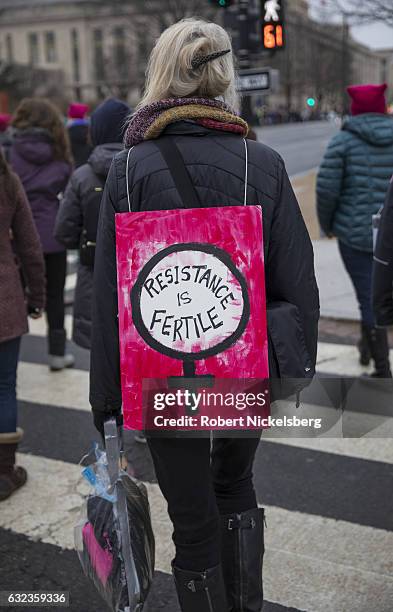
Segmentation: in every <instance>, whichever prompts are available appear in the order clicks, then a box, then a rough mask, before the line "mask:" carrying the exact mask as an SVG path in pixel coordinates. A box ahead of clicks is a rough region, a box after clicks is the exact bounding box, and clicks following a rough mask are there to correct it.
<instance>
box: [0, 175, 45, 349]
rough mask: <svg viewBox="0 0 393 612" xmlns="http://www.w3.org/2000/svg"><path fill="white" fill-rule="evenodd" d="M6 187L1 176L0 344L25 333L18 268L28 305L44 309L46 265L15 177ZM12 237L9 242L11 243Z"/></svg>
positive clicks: (26, 205)
mask: <svg viewBox="0 0 393 612" xmlns="http://www.w3.org/2000/svg"><path fill="white" fill-rule="evenodd" d="M11 177H12V178H11V181H12V184H11V185H10V187H9V188H6V184H5V182H6V178H5V175H0V342H5V341H7V340H11V339H13V338H19V336H21V335H22V334H25V333H26V332H27V331H28V325H27V310H26V302H25V295H24V291H23V287H22V282H21V276H20V269H19V266H18V264H17V261H16V258H18V261H19V262H20V265H21V267H22V272H23V277H24V282H25V283H26V287H27V292H28V303H29V305H30V306H31V307H33V308H43V307H44V303H45V266H44V258H43V255H42V250H41V245H40V240H39V237H38V233H37V230H36V227H35V224H34V221H33V217H32V214H31V210H30V206H29V203H28V201H27V198H26V195H25V193H24V191H23V187H22V185H21V183H20V181H19V179H18V177H17V176H15V175H14V174H12V175H11ZM11 235H12V238H13V240H12V243H11Z"/></svg>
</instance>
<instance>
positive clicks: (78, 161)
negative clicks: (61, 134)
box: [67, 102, 93, 168]
mask: <svg viewBox="0 0 393 612" xmlns="http://www.w3.org/2000/svg"><path fill="white" fill-rule="evenodd" d="M88 112H89V106H88V105H87V104H81V103H78V102H72V104H70V105H69V107H68V122H67V130H68V135H69V137H70V143H71V152H72V157H73V160H74V166H75V168H79V166H83V164H85V163H86V162H87V160H88V158H89V155H90V153H91V152H92V149H93V146H92V143H91V142H90V140H89V121H88V119H86V115H87V113H88Z"/></svg>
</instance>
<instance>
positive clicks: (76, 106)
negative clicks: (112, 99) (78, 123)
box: [68, 102, 89, 119]
mask: <svg viewBox="0 0 393 612" xmlns="http://www.w3.org/2000/svg"><path fill="white" fill-rule="evenodd" d="M88 111H89V105H88V104H80V103H79V102H72V103H71V104H70V105H69V107H68V117H69V118H70V119H83V118H84V116H85V115H86V113H87V112H88Z"/></svg>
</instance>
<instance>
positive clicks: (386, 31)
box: [352, 22, 393, 49]
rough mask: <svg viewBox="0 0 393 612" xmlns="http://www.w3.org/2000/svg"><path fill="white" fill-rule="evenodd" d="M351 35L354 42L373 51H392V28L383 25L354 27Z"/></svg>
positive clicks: (372, 24) (371, 24)
mask: <svg viewBox="0 0 393 612" xmlns="http://www.w3.org/2000/svg"><path fill="white" fill-rule="evenodd" d="M352 35H353V37H354V38H355V39H356V40H358V41H359V42H361V43H363V44H365V45H367V46H368V47H371V48H373V49H390V48H391V49H393V28H388V26H386V25H385V24H384V23H381V22H378V23H370V24H369V25H364V26H357V27H354V28H352Z"/></svg>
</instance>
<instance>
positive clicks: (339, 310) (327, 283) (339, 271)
mask: <svg viewBox="0 0 393 612" xmlns="http://www.w3.org/2000/svg"><path fill="white" fill-rule="evenodd" d="M291 182H292V186H293V188H294V191H295V193H296V197H297V199H298V201H299V205H300V208H301V211H302V214H303V217H304V220H305V222H306V225H307V229H308V231H309V234H310V237H311V239H312V241H313V246H314V255H315V270H316V276H317V282H318V286H319V295H320V302H321V317H325V318H331V319H343V320H346V321H348V320H350V321H358V320H359V318H360V317H359V309H358V306H357V302H356V298H355V293H354V291H353V287H352V284H351V281H350V279H349V277H348V274H347V273H346V271H345V268H344V266H343V263H342V261H341V257H340V254H339V252H338V246H337V241H336V240H328V239H326V238H322V239H321V237H320V230H319V224H318V219H317V215H316V207H315V182H316V171H315V170H311V171H310V172H308V173H306V174H303V175H299V176H295V177H292V180H291Z"/></svg>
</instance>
